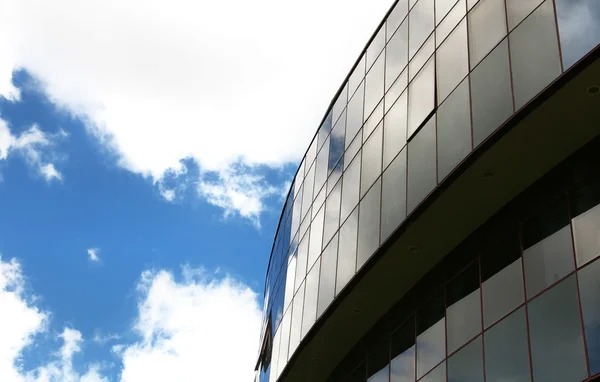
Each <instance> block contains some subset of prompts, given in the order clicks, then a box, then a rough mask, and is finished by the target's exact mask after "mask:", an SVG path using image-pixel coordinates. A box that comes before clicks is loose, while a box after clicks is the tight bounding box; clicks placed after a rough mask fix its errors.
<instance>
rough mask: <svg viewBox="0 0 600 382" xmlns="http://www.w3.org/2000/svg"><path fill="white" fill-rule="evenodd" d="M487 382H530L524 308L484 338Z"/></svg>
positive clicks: (491, 330) (503, 321)
mask: <svg viewBox="0 0 600 382" xmlns="http://www.w3.org/2000/svg"><path fill="white" fill-rule="evenodd" d="M484 341H485V373H486V378H487V380H488V381H530V380H531V377H530V372H529V349H528V345H527V323H526V321H525V308H520V309H519V310H517V311H516V312H514V313H512V314H511V315H510V316H508V317H506V318H505V319H504V320H502V321H500V322H499V323H498V324H497V325H495V326H493V327H491V328H490V329H489V330H488V331H486V332H485V334H484Z"/></svg>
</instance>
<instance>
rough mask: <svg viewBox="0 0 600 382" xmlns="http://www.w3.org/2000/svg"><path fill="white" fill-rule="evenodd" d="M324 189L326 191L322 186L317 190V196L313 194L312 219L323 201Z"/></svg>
mask: <svg viewBox="0 0 600 382" xmlns="http://www.w3.org/2000/svg"><path fill="white" fill-rule="evenodd" d="M325 191H326V190H325V187H323V188H321V191H319V194H318V195H317V196H315V200H314V201H313V209H312V218H313V219H314V218H315V216H316V215H317V214H318V213H319V211H320V210H321V207H322V206H323V203H325ZM317 209H318V211H317Z"/></svg>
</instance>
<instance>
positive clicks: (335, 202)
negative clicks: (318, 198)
mask: <svg viewBox="0 0 600 382" xmlns="http://www.w3.org/2000/svg"><path fill="white" fill-rule="evenodd" d="M341 198H342V182H338V183H337V184H336V186H335V187H334V188H333V191H331V194H329V196H328V197H327V201H326V202H325V228H324V230H323V246H325V245H327V243H329V240H330V239H331V238H332V237H333V235H334V234H335V233H336V232H337V229H338V227H339V225H340V201H341Z"/></svg>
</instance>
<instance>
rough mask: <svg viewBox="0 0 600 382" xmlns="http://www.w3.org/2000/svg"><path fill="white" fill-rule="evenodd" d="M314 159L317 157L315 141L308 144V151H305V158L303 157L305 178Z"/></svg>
mask: <svg viewBox="0 0 600 382" xmlns="http://www.w3.org/2000/svg"><path fill="white" fill-rule="evenodd" d="M316 157H317V140H316V139H313V140H312V141H311V142H310V146H309V147H308V150H307V151H306V157H305V162H306V165H305V166H304V176H305V177H306V176H307V174H308V170H309V169H310V167H311V166H313V165H314V161H315V158H316ZM313 168H314V167H313Z"/></svg>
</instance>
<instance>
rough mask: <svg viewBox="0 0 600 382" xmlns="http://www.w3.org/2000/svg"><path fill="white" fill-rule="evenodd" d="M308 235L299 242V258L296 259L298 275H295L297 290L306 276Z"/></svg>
mask: <svg viewBox="0 0 600 382" xmlns="http://www.w3.org/2000/svg"><path fill="white" fill-rule="evenodd" d="M308 237H309V235H308V234H306V235H304V237H303V238H302V240H300V244H298V259H297V260H296V277H295V283H294V285H295V286H296V287H295V291H296V290H298V288H300V284H301V283H302V281H303V280H304V276H306V264H307V262H308ZM295 291H294V293H295Z"/></svg>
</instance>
